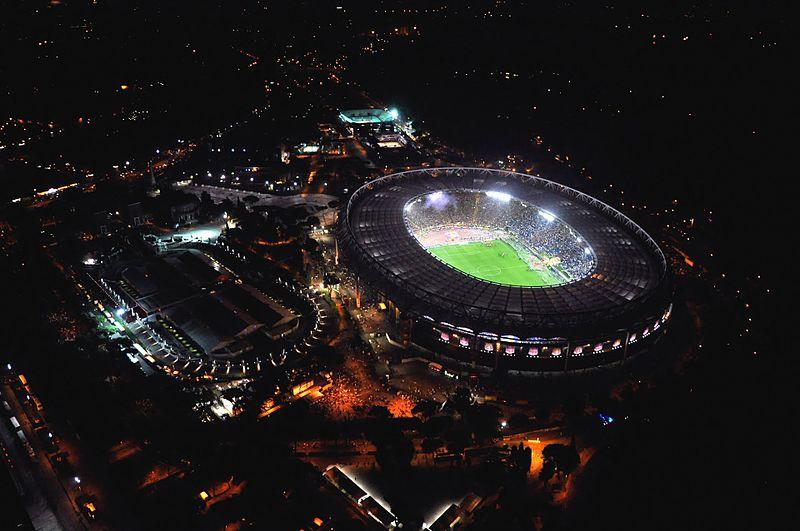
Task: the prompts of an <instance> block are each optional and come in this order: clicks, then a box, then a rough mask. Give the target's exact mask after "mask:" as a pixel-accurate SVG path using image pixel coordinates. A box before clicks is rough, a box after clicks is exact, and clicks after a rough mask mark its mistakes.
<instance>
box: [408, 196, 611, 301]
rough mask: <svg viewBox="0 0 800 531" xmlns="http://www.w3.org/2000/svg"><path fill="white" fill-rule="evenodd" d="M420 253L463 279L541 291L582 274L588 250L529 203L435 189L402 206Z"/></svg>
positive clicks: (590, 255) (588, 267) (589, 262)
mask: <svg viewBox="0 0 800 531" xmlns="http://www.w3.org/2000/svg"><path fill="white" fill-rule="evenodd" d="M404 219H405V223H406V227H407V228H408V230H409V232H410V233H411V234H412V235H413V236H414V238H415V239H416V240H417V242H418V243H419V244H420V245H421V246H422V248H423V249H425V250H426V251H428V252H429V253H430V254H431V255H433V256H434V257H436V258H437V259H439V260H440V261H442V262H443V263H445V264H447V265H448V266H450V267H452V268H454V269H456V270H458V271H461V272H462V273H465V274H467V275H469V276H472V277H474V278H478V279H480V280H484V281H487V282H492V283H495V284H503V285H507V286H524V287H546V286H557V285H561V284H566V283H569V282H573V281H575V280H578V279H580V278H583V277H585V276H587V275H588V274H589V273H590V272H591V271H592V269H593V267H594V264H595V255H594V251H593V250H592V248H591V247H590V246H589V245H588V244H587V243H586V242H585V241H584V240H583V238H582V237H581V236H580V234H578V233H577V232H576V231H575V230H574V229H573V228H572V227H570V226H569V225H567V224H566V223H564V222H563V221H561V220H560V219H558V218H557V217H556V216H554V215H553V214H551V213H550V212H547V211H546V210H543V209H541V208H539V207H537V206H535V205H533V204H531V203H528V202H526V201H522V200H520V199H517V198H515V197H513V196H511V195H509V194H506V193H503V192H496V191H476V190H450V191H447V192H445V191H436V192H432V193H428V194H424V195H421V196H417V197H415V198H413V199H412V200H411V201H409V202H408V203H406V205H405V208H404Z"/></svg>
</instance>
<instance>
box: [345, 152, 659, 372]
mask: <svg viewBox="0 0 800 531" xmlns="http://www.w3.org/2000/svg"><path fill="white" fill-rule="evenodd" d="M338 239H339V242H340V247H341V249H342V251H343V254H344V258H345V260H346V261H347V262H348V265H349V267H350V268H351V269H352V271H353V272H354V273H355V274H356V275H357V276H358V278H359V279H361V280H363V281H364V282H366V283H367V284H368V285H369V286H370V287H371V288H373V289H374V290H376V291H377V292H378V293H379V294H380V296H381V297H382V298H383V299H384V300H385V301H386V302H387V303H388V304H389V305H391V308H392V310H393V315H394V316H395V317H396V319H397V323H398V325H399V326H398V327H397V328H398V330H399V331H401V332H400V335H401V336H402V339H403V340H404V341H410V342H413V343H415V344H417V345H419V346H422V347H424V348H425V349H427V350H429V351H431V352H433V353H434V354H436V355H437V356H441V357H443V358H449V359H452V360H456V361H459V362H462V363H466V364H469V365H472V366H482V367H488V368H497V367H502V368H505V369H508V370H515V371H531V372H558V371H565V370H577V369H584V368H589V367H595V366H600V365H607V364H612V363H616V362H620V361H624V360H626V359H627V358H629V357H630V356H632V355H633V354H635V353H636V352H638V351H640V350H641V349H642V348H644V347H646V346H647V345H649V344H651V343H652V342H654V341H656V340H657V338H659V337H660V336H661V335H662V334H663V333H664V331H665V329H666V327H667V326H666V325H667V324H668V321H669V318H670V314H671V311H672V304H671V299H672V283H671V280H670V275H669V272H668V269H667V265H666V260H665V258H664V254H663V253H662V251H661V249H660V248H659V246H658V244H657V243H656V242H655V241H654V240H653V239H652V238H651V237H650V236H649V235H648V234H647V233H646V232H645V231H644V230H643V229H642V228H641V227H639V226H638V225H637V224H636V223H634V222H633V221H631V220H630V219H629V218H627V217H626V216H625V215H623V214H622V213H620V212H619V211H617V210H615V209H614V208H612V207H610V206H609V205H606V204H605V203H603V202H601V201H599V200H597V199H595V198H593V197H591V196H589V195H586V194H584V193H582V192H579V191H577V190H575V189H572V188H569V187H567V186H564V185H561V184H558V183H555V182H552V181H549V180H547V179H543V178H540V177H534V176H531V175H525V174H521V173H514V172H509V171H504V170H494V169H485V168H426V169H419V170H411V171H406V172H401V173H396V174H392V175H388V176H386V177H382V178H379V179H377V180H375V181H372V182H370V183H368V184H366V185H364V186H363V187H361V188H360V189H359V190H357V191H356V192H355V193H354V194H353V196H352V197H351V199H350V201H349V202H348V204H347V205H346V210H345V211H344V212H343V213H342V215H341V216H340V221H339V227H338ZM445 361H446V360H445Z"/></svg>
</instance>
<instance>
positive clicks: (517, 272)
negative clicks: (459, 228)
mask: <svg viewBox="0 0 800 531" xmlns="http://www.w3.org/2000/svg"><path fill="white" fill-rule="evenodd" d="M428 252H429V253H431V254H432V255H433V256H435V257H436V258H438V259H439V260H441V261H442V262H444V263H445V264H447V265H449V266H451V267H454V268H456V269H458V270H459V271H462V272H464V273H467V274H468V275H472V276H473V277H477V278H479V279H481V280H488V281H489V282H496V283H498V284H506V285H509V286H532V287H539V286H552V285H554V284H561V283H563V282H564V280H563V278H561V277H560V276H559V275H558V273H555V272H553V271H550V270H549V269H542V270H532V269H530V268H529V267H528V264H527V263H525V261H524V260H523V259H522V258H520V257H519V255H518V254H517V251H515V250H514V248H513V247H511V245H509V244H508V243H506V242H505V241H503V240H492V241H491V242H488V244H487V243H483V242H471V243H460V244H448V245H439V246H437V247H431V248H429V249H428Z"/></svg>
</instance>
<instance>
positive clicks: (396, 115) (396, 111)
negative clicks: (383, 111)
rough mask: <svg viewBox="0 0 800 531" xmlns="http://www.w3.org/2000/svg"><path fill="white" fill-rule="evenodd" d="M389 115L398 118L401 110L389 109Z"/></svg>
mask: <svg viewBox="0 0 800 531" xmlns="http://www.w3.org/2000/svg"><path fill="white" fill-rule="evenodd" d="M389 117H390V118H391V119H392V120H397V119H398V118H400V111H398V110H397V109H395V108H392V109H389Z"/></svg>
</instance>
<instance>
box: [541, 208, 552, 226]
mask: <svg viewBox="0 0 800 531" xmlns="http://www.w3.org/2000/svg"><path fill="white" fill-rule="evenodd" d="M539 215H540V216H542V217H543V218H544V219H545V221H547V222H548V223H550V222H551V221H553V220H554V219H556V217H555V216H554V215H553V214H551V213H550V212H548V211H547V210H540V211H539Z"/></svg>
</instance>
